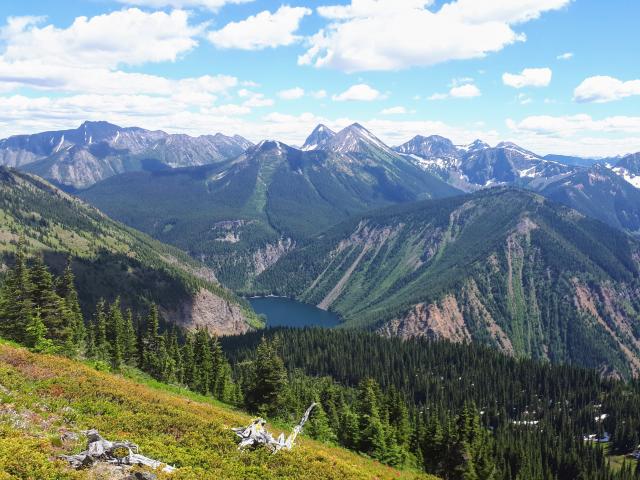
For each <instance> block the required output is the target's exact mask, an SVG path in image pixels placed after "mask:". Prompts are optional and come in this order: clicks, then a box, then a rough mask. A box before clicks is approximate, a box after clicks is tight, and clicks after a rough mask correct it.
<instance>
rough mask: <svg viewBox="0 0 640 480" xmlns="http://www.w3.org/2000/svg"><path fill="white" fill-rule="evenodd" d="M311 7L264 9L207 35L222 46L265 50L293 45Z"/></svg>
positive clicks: (298, 38) (297, 39)
mask: <svg viewBox="0 0 640 480" xmlns="http://www.w3.org/2000/svg"><path fill="white" fill-rule="evenodd" d="M306 15H311V10H310V9H308V8H306V7H290V6H288V5H283V6H281V7H280V8H279V9H278V10H277V11H276V12H274V13H271V12H269V11H267V10H264V11H262V12H260V13H258V14H256V15H252V16H250V17H248V18H246V19H245V20H242V21H239V22H231V23H228V24H226V25H225V26H224V27H223V28H221V29H220V30H216V31H214V32H210V33H209V34H208V35H207V38H208V39H209V41H210V42H211V43H213V44H214V45H215V46H216V47H218V48H237V49H241V50H263V49H265V48H275V47H280V46H286V45H291V44H292V43H295V42H297V41H299V40H300V37H299V36H298V35H295V33H296V31H297V30H298V28H299V26H300V21H301V20H302V18H304V17H305V16H306Z"/></svg>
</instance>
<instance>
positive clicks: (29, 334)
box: [25, 308, 54, 353]
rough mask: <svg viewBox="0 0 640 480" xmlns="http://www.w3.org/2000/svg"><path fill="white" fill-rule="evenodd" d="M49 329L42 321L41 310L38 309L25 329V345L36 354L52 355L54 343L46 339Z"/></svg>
mask: <svg viewBox="0 0 640 480" xmlns="http://www.w3.org/2000/svg"><path fill="white" fill-rule="evenodd" d="M46 333H47V327H46V326H45V324H44V322H43V321H42V317H41V315H40V309H39V308H36V311H35V313H34V314H33V315H32V316H31V319H30V320H29V323H27V326H26V328H25V344H26V345H27V347H29V348H31V349H32V350H33V351H34V352H42V353H51V352H53V350H54V346H53V342H52V341H51V340H49V339H48V338H46Z"/></svg>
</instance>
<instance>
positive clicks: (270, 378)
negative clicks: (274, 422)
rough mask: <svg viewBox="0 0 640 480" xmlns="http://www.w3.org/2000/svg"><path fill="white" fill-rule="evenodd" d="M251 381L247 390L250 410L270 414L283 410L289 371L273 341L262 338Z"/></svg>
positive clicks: (273, 414) (257, 350) (275, 414)
mask: <svg viewBox="0 0 640 480" xmlns="http://www.w3.org/2000/svg"><path fill="white" fill-rule="evenodd" d="M251 377H252V378H251V382H250V384H249V385H248V388H247V392H246V402H247V406H248V408H249V409H250V410H252V411H255V412H258V413H260V414H264V415H268V416H277V414H278V413H279V412H281V411H282V408H283V402H284V399H285V393H286V388H287V371H286V370H285V367H284V362H283V361H282V358H280V356H279V355H278V353H277V351H276V347H275V345H274V343H273V342H269V341H267V339H266V338H264V337H263V338H262V340H261V341H260V344H259V345H258V348H257V349H256V358H255V360H254V362H253V371H252V373H251Z"/></svg>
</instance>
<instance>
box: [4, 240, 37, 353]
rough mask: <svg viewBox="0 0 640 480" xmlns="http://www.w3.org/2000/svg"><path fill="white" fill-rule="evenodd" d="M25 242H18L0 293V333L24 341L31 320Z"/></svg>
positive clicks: (17, 340)
mask: <svg viewBox="0 0 640 480" xmlns="http://www.w3.org/2000/svg"><path fill="white" fill-rule="evenodd" d="M25 251H26V242H25V239H24V238H23V237H21V238H20V240H19V242H18V247H17V250H16V255H15V264H14V266H13V268H11V270H10V271H9V274H8V275H7V279H6V281H5V283H4V285H3V288H2V294H1V295H0V335H2V336H4V337H5V338H8V339H10V340H14V341H16V342H20V343H24V341H25V333H26V332H25V329H26V326H27V324H28V323H29V322H30V321H31V318H32V311H33V304H32V301H31V279H30V276H29V268H28V266H27V262H26V253H25Z"/></svg>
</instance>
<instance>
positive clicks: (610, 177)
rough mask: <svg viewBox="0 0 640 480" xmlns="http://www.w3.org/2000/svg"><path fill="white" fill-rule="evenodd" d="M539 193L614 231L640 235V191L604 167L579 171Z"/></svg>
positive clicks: (545, 187) (549, 185)
mask: <svg viewBox="0 0 640 480" xmlns="http://www.w3.org/2000/svg"><path fill="white" fill-rule="evenodd" d="M539 192H540V193H541V194H542V195H544V196H545V197H547V198H550V199H551V200H554V201H556V202H559V203H563V204H565V205H568V206H570V207H571V208H575V209H576V210H578V211H579V212H581V213H583V214H585V215H588V216H590V217H593V218H597V219H598V220H600V221H602V222H604V223H607V224H609V225H611V226H612V227H615V228H619V229H621V230H626V231H628V232H631V233H640V190H639V189H637V188H636V187H634V186H633V184H632V183H629V182H628V181H626V180H624V179H623V178H622V177H621V176H620V175H617V174H615V173H614V172H612V171H611V170H610V169H608V168H606V167H604V166H599V165H596V166H594V167H592V168H590V169H589V170H581V171H578V172H577V173H574V174H573V175H570V176H568V177H565V178H562V179H560V180H557V181H555V182H552V183H550V184H548V185H546V186H544V187H543V188H542V189H540V190H539Z"/></svg>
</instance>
